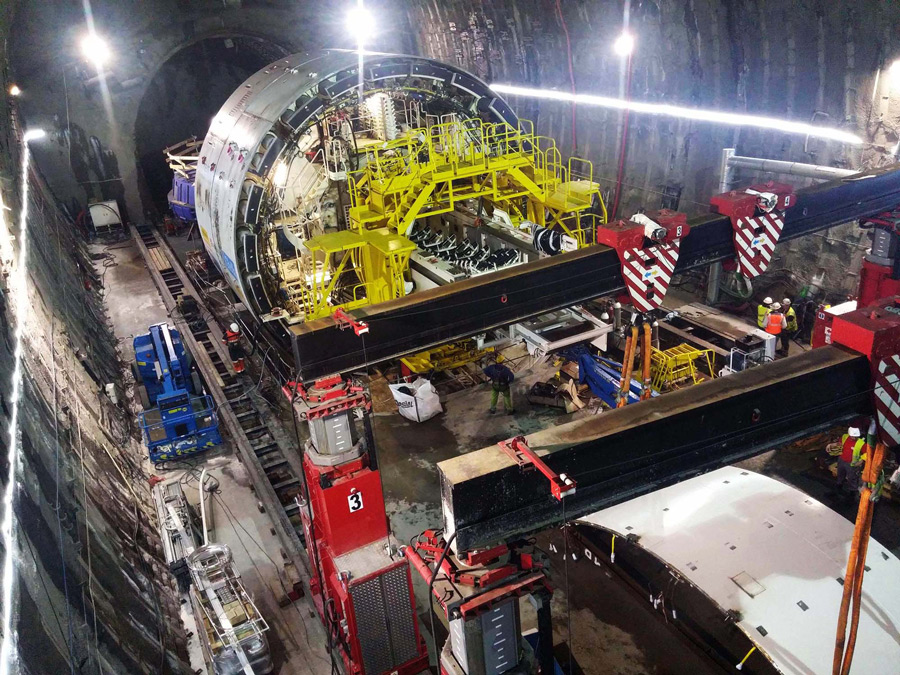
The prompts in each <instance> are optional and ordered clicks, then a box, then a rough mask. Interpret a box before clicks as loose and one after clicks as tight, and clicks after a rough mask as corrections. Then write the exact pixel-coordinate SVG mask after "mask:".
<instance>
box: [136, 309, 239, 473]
mask: <svg viewBox="0 0 900 675" xmlns="http://www.w3.org/2000/svg"><path fill="white" fill-rule="evenodd" d="M134 354H135V368H134V375H135V380H136V381H137V384H138V394H139V396H140V398H141V402H142V403H143V406H144V412H143V413H141V417H140V423H141V430H142V432H143V436H144V443H146V444H147V448H148V450H149V451H150V460H151V461H152V462H165V461H169V460H173V459H180V458H183V457H186V456H189V455H193V454H196V453H198V452H203V451H204V450H207V449H209V448H210V447H212V446H214V445H218V444H219V443H221V442H222V437H221V435H220V434H219V420H218V417H217V415H216V411H215V408H214V406H213V401H212V398H211V397H210V396H209V395H207V394H204V392H203V387H202V384H201V382H200V378H199V376H198V374H197V373H196V371H194V370H192V368H191V365H192V364H191V359H190V357H189V355H188V354H187V352H185V349H184V345H183V344H182V343H181V336H180V335H179V334H178V331H177V330H175V329H174V328H169V325H168V324H166V323H159V324H156V325H153V326H150V332H149V333H147V334H146V335H139V336H137V337H136V338H134Z"/></svg>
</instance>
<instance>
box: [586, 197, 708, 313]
mask: <svg viewBox="0 0 900 675" xmlns="http://www.w3.org/2000/svg"><path fill="white" fill-rule="evenodd" d="M689 232H690V226H689V225H688V222H687V216H686V215H685V214H683V213H676V212H675V211H671V210H669V209H662V210H660V211H652V212H649V213H646V214H644V213H638V214H636V215H634V216H632V218H631V220H629V221H627V222H626V221H623V220H619V221H616V222H614V223H609V224H608V225H604V226H603V227H600V228H598V229H597V243H598V244H606V245H607V246H609V247H610V248H614V249H615V250H616V253H617V254H618V255H619V262H620V264H621V267H622V278H623V280H624V281H625V287H626V288H627V289H628V293H629V295H630V296H631V302H632V304H633V305H634V306H635V308H636V309H637V310H638V311H640V312H649V311H651V310H654V309H658V308H659V306H660V305H662V301H663V299H664V298H665V297H666V292H667V291H668V290H669V283H670V282H671V280H672V275H673V274H674V272H675V265H676V264H677V263H678V253H679V249H680V247H681V239H682V238H683V237H685V236H687V234H688V233H689Z"/></svg>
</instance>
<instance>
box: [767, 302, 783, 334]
mask: <svg viewBox="0 0 900 675" xmlns="http://www.w3.org/2000/svg"><path fill="white" fill-rule="evenodd" d="M784 324H785V318H784V314H782V313H781V305H780V304H779V303H777V302H773V303H772V306H771V307H770V308H769V313H768V314H766V317H765V318H764V319H763V328H765V330H766V332H767V333H769V334H770V335H774V336H775V339H776V340H777V339H778V336H779V335H780V334H781V331H782V330H784Z"/></svg>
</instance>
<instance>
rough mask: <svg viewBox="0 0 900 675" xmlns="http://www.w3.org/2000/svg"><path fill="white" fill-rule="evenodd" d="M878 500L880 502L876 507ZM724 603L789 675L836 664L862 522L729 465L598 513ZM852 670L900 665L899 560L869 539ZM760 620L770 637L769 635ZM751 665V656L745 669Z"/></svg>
mask: <svg viewBox="0 0 900 675" xmlns="http://www.w3.org/2000/svg"><path fill="white" fill-rule="evenodd" d="M877 508H878V507H876V510H877ZM583 522H588V523H592V524H594V525H599V526H600V527H603V528H606V529H607V530H611V531H612V532H614V533H616V534H618V535H621V536H623V537H624V536H628V535H637V536H638V537H639V539H638V542H639V544H638V545H639V546H642V547H643V548H645V549H647V550H648V551H650V552H652V553H653V554H654V555H656V556H657V557H658V558H660V559H662V560H664V561H665V562H666V563H668V564H669V566H670V567H672V568H673V569H676V570H678V572H680V573H681V574H682V575H683V576H684V577H686V578H687V579H688V580H689V581H690V583H692V584H694V585H695V586H697V587H698V588H699V589H700V590H702V591H703V592H704V593H706V594H707V595H708V596H709V597H710V598H712V599H713V600H714V601H715V602H717V603H718V604H719V606H720V607H721V608H722V609H723V610H729V609H731V610H735V611H736V612H738V613H739V614H738V616H740V617H741V620H740V621H738V623H737V625H738V627H739V628H740V629H741V630H742V631H744V632H745V633H746V634H747V636H748V637H750V639H751V640H753V641H754V642H755V643H756V645H757V647H758V648H759V650H760V651H762V652H763V653H764V654H765V655H766V656H768V657H769V659H770V660H771V662H772V663H773V664H774V665H775V667H776V668H777V669H778V670H779V671H780V672H782V673H785V675H823V674H824V673H830V672H831V661H832V657H833V654H834V637H835V631H836V630H837V616H838V608H839V607H840V604H841V592H842V590H843V587H842V586H841V584H840V582H839V581H838V579H842V578H843V577H844V574H845V572H846V567H847V556H848V555H849V552H850V540H851V538H852V537H853V523H851V522H850V521H848V520H847V519H846V518H844V517H843V516H841V515H840V514H838V513H835V512H834V511H832V510H831V509H829V508H828V507H827V506H825V505H824V504H822V503H821V502H818V501H816V500H815V499H813V498H812V497H810V496H808V495H806V494H804V493H803V492H801V491H800V490H797V489H795V488H793V487H791V486H790V485H785V484H784V483H781V482H779V481H777V480H774V479H772V478H767V477H766V476H761V475H760V474H758V473H753V472H752V471H746V470H742V469H739V468H736V467H726V468H723V469H719V470H718V471H713V472H711V473H708V474H706V475H703V476H699V477H697V478H692V479H691V480H686V481H684V482H682V483H679V484H677V485H673V486H672V487H668V488H665V489H663V490H658V491H657V492H653V493H651V494H649V495H646V496H644V497H638V498H637V499H632V500H630V501H627V502H625V503H623V504H619V505H617V506H613V507H610V508H608V509H604V510H602V511H598V512H596V513H594V514H592V515H590V516H587V517H586V518H584V519H583ZM866 565H867V567H866V573H865V577H864V579H863V590H862V613H861V615H860V621H859V635H858V640H857V644H856V651H855V653H854V657H853V671H852V672H853V673H873V674H874V673H897V672H900V665H898V664H900V560H898V559H897V557H896V556H895V555H894V554H893V553H891V552H890V551H889V550H888V549H886V548H885V547H884V546H882V545H881V544H879V543H878V542H877V541H875V540H874V539H872V540H870V542H869V551H868V556H867V558H866ZM759 626H764V627H765V630H766V633H765V634H761V633H760V631H759V630H758V627H759ZM746 668H748V669H749V671H750V672H753V665H752V658H751V660H750V661H748V665H747V667H746Z"/></svg>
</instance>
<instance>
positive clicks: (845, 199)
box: [290, 165, 900, 381]
mask: <svg viewBox="0 0 900 675" xmlns="http://www.w3.org/2000/svg"><path fill="white" fill-rule="evenodd" d="M897 204H900V168H898V166H897V165H895V166H892V167H889V168H882V169H877V170H874V171H869V172H866V173H862V174H858V176H852V177H848V178H843V179H840V180H835V181H831V182H828V183H823V184H821V185H817V186H815V187H813V188H809V189H806V190H801V191H799V192H798V193H797V203H796V205H795V206H794V207H792V208H790V209H788V211H787V214H786V217H785V226H784V230H783V232H782V235H781V241H787V240H790V239H795V238H797V237H801V236H803V235H805V234H809V233H811V232H815V231H818V230H823V229H826V228H829V227H832V226H834V225H839V224H841V223H846V222H848V221H852V220H854V219H857V218H862V217H865V216H871V215H875V214H877V213H880V212H883V211H885V210H887V209H890V208H892V207H894V206H896V205H897ZM690 226H691V232H690V234H689V235H688V236H687V237H685V238H684V239H683V240H682V242H681V251H680V255H679V258H678V265H677V266H676V270H675V271H676V273H679V272H685V271H687V270H690V269H695V268H698V267H702V266H705V265H708V264H710V263H712V262H715V261H718V260H724V259H727V258H731V257H733V256H734V243H733V241H732V233H733V230H732V225H731V221H730V219H729V218H728V217H725V216H720V215H707V216H702V217H699V218H695V219H693V220H691V221H690ZM623 290H624V283H623V281H622V275H621V272H620V265H619V259H618V255H617V253H616V252H615V251H614V250H613V249H611V248H608V247H606V246H600V245H598V246H592V247H589V248H586V249H581V250H579V251H574V252H572V253H567V254H562V255H558V256H555V257H553V258H545V259H543V260H538V261H535V262H533V263H527V264H524V265H520V266H518V267H514V268H510V269H507V270H502V271H499V272H495V273H493V274H487V275H484V276H481V277H476V278H474V279H467V280H465V281H462V282H459V283H455V284H451V285H449V286H445V287H441V288H435V289H431V290H428V291H422V292H419V293H413V294H412V295H409V296H407V297H404V298H400V299H398V300H392V301H389V302H385V303H381V304H378V305H374V306H372V307H367V308H364V309H361V310H357V311H355V312H353V314H354V316H355V317H356V318H358V319H361V320H363V321H366V322H367V323H368V324H369V327H370V330H369V332H368V333H367V334H366V335H365V336H364V337H361V338H360V337H357V336H356V335H355V334H354V333H353V332H352V331H339V330H337V328H336V326H335V323H334V321H333V320H332V319H319V320H317V321H310V322H307V323H304V324H299V325H297V326H294V327H292V329H291V331H290V332H291V337H292V340H293V352H294V359H295V363H296V366H297V368H298V369H299V372H300V376H301V378H302V379H303V380H304V381H306V380H310V379H313V378H317V377H321V376H323V375H326V374H329V373H333V372H344V371H347V370H351V369H353V368H358V367H360V366H362V365H364V364H366V363H377V362H379V361H383V360H385V359H388V358H393V357H396V356H400V355H402V354H405V353H409V352H412V351H418V350H421V349H424V348H426V347H428V346H432V345H437V344H442V343H444V342H449V341H451V340H455V339H459V338H462V337H467V336H470V335H475V334H477V333H481V332H483V331H485V330H488V329H491V328H496V327H499V326H505V325H509V324H511V323H516V322H518V321H522V320H523V319H526V318H529V317H532V316H537V315H538V314H542V313H544V312H547V311H549V310H552V309H559V308H561V307H569V306H572V305H575V304H578V303H580V302H583V301H585V300H589V299H591V298H597V297H600V296H603V295H610V294H614V293H618V292H620V291H623Z"/></svg>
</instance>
